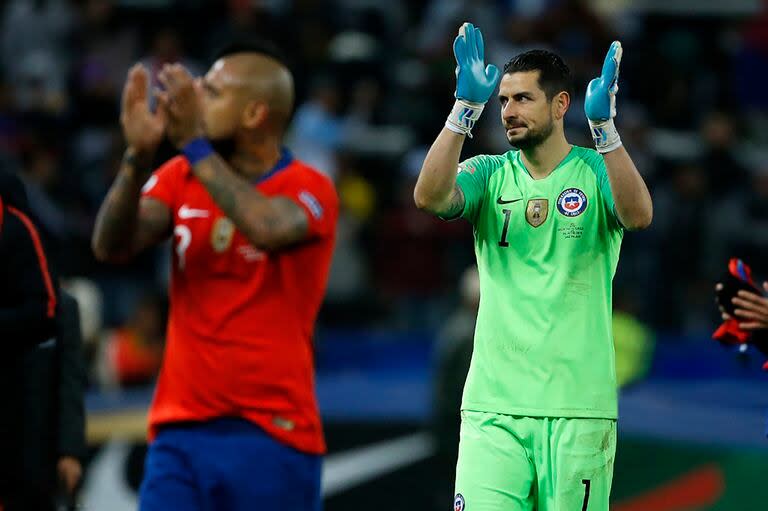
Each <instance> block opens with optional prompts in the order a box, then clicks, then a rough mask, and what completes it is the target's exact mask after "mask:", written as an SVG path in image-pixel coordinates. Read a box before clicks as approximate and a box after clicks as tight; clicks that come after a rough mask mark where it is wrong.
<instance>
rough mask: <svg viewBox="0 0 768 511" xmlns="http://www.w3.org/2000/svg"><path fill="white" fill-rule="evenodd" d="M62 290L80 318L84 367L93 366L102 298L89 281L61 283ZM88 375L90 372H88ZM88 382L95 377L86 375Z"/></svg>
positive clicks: (74, 280) (81, 279)
mask: <svg viewBox="0 0 768 511" xmlns="http://www.w3.org/2000/svg"><path fill="white" fill-rule="evenodd" d="M62 288H63V289H64V290H65V291H67V293H69V294H70V295H72V297H73V298H74V299H75V301H76V302H77V305H78V312H79V317H80V330H81V333H82V337H83V358H84V360H85V366H86V367H87V368H92V367H94V365H95V358H96V354H97V352H98V351H99V342H100V341H101V338H102V335H103V334H102V314H103V308H104V303H103V298H102V294H101V291H100V290H99V288H98V286H96V284H94V283H93V282H92V281H91V280H89V279H86V278H82V277H75V278H70V279H67V280H66V281H64V282H62ZM88 372H89V373H90V371H88ZM88 377H89V380H95V375H91V374H88Z"/></svg>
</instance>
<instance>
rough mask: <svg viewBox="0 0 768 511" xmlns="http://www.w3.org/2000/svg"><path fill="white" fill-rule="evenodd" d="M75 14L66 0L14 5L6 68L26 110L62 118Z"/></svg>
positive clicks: (21, 0)
mask: <svg viewBox="0 0 768 511" xmlns="http://www.w3.org/2000/svg"><path fill="white" fill-rule="evenodd" d="M74 14H75V13H74V12H73V8H72V5H71V3H70V2H69V1H67V0H11V1H10V2H9V3H8V4H7V5H6V6H5V17H4V19H3V22H2V25H0V26H1V27H2V63H3V68H4V70H5V73H6V77H7V79H8V81H9V83H10V85H11V87H12V89H13V94H14V98H15V102H16V106H17V107H18V108H19V109H20V110H22V111H41V112H46V113H50V114H60V113H62V112H63V110H64V109H65V108H66V107H67V96H66V84H67V79H68V72H69V68H68V63H69V62H70V59H71V57H72V55H71V51H70V48H71V37H72V30H73V27H74Z"/></svg>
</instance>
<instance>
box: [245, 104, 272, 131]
mask: <svg viewBox="0 0 768 511" xmlns="http://www.w3.org/2000/svg"><path fill="white" fill-rule="evenodd" d="M268 117H269V107H268V106H267V105H266V103H260V102H258V101H251V102H249V103H248V105H246V107H245V109H244V110H243V116H242V123H243V126H245V127H246V128H249V129H254V128H258V127H260V126H264V124H265V123H266V122H267V118H268Z"/></svg>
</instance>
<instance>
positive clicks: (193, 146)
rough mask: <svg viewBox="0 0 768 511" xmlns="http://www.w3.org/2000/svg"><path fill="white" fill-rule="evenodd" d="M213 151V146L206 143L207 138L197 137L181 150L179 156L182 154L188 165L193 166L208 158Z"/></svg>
mask: <svg viewBox="0 0 768 511" xmlns="http://www.w3.org/2000/svg"><path fill="white" fill-rule="evenodd" d="M214 152H215V151H214V150H213V146H211V143H210V142H208V139H207V138H204V137H199V138H195V139H192V141H191V142H189V143H188V144H187V145H185V146H184V147H182V148H181V154H183V155H184V156H185V157H186V158H187V160H188V161H189V164H190V165H195V164H197V163H198V162H200V161H201V160H204V159H206V158H208V157H209V156H210V155H212V154H213V153H214Z"/></svg>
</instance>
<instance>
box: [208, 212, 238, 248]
mask: <svg viewBox="0 0 768 511" xmlns="http://www.w3.org/2000/svg"><path fill="white" fill-rule="evenodd" d="M234 237H235V224H233V223H232V220H230V219H229V218H227V217H225V216H223V217H221V218H218V219H217V220H216V221H215V222H214V223H213V228H212V229H211V247H213V251H214V252H216V253H217V254H220V253H222V252H224V251H226V250H227V249H228V248H229V246H230V245H231V244H232V238H234Z"/></svg>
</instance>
